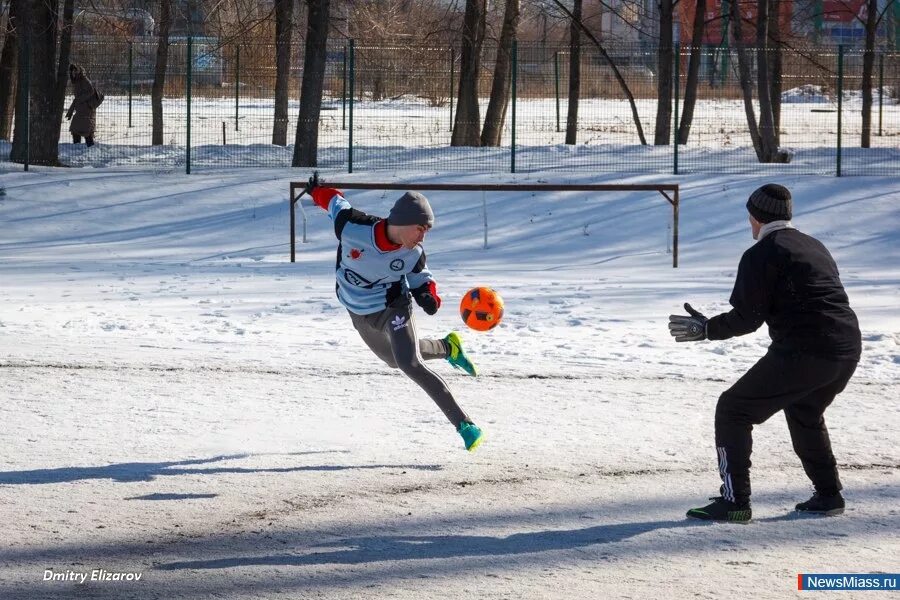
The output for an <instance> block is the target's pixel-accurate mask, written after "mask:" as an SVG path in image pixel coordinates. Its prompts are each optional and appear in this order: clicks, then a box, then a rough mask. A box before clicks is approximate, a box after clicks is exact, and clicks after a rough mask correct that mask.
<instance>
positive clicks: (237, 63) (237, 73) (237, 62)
mask: <svg viewBox="0 0 900 600" xmlns="http://www.w3.org/2000/svg"><path fill="white" fill-rule="evenodd" d="M234 53H235V54H234V130H235V131H237V130H238V118H239V116H238V109H239V107H240V105H241V47H240V46H238V47H237V48H236V49H235V51H234Z"/></svg>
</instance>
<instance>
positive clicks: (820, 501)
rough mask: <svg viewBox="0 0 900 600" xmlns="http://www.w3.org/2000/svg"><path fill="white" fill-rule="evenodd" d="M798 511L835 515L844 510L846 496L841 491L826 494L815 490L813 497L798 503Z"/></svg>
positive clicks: (827, 515)
mask: <svg viewBox="0 0 900 600" xmlns="http://www.w3.org/2000/svg"><path fill="white" fill-rule="evenodd" d="M796 508H797V512H802V513H810V514H814V515H824V516H826V517H833V516H835V515H839V514H841V513H843V512H844V497H843V496H841V493H840V492H836V493H834V494H831V495H828V496H826V495H825V494H820V493H819V492H815V493H814V494H813V495H812V498H810V499H809V500H807V501H806V502H801V503H800V504H798V505H797V507H796Z"/></svg>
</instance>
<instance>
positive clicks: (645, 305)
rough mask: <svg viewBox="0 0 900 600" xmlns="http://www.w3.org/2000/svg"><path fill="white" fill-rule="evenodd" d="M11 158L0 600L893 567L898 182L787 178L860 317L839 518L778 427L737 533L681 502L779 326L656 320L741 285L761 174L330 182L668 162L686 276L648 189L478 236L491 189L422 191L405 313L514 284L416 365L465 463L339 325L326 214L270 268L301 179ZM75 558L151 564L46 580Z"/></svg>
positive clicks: (571, 593)
mask: <svg viewBox="0 0 900 600" xmlns="http://www.w3.org/2000/svg"><path fill="white" fill-rule="evenodd" d="M552 151H553V149H548V150H547V152H552ZM0 168H2V169H5V170H3V171H0V186H3V187H5V189H6V195H5V196H3V197H0V281H2V284H0V423H2V424H3V427H2V442H0V516H2V518H3V523H4V525H3V528H2V531H3V534H2V536H0V538H2V541H0V598H3V599H7V598H10V599H18V598H42V599H43V598H55V597H78V598H116V599H121V598H166V599H169V598H260V599H262V598H403V599H420V598H459V597H473V596H474V597H484V598H591V597H595V598H646V597H650V596H651V595H652V596H659V597H672V598H714V597H715V598H719V597H721V596H722V594H723V592H726V593H728V594H729V595H737V596H744V597H748V598H784V597H789V596H791V595H792V594H797V593H798V592H796V585H797V584H796V582H797V573H803V572H821V573H866V572H878V571H881V572H893V573H896V572H898V570H900V569H898V563H897V558H896V557H897V556H900V536H898V533H897V532H898V531H900V518H898V508H897V505H898V500H900V443H898V442H900V436H898V433H897V432H898V430H900V407H898V404H897V398H898V397H900V394H898V391H900V385H898V384H900V313H898V306H900V180H898V179H897V178H896V177H883V178H874V177H869V178H864V177H855V178H847V179H835V178H820V177H808V176H796V175H791V176H785V177H781V178H779V179H778V181H779V182H780V183H783V184H785V185H787V186H789V187H790V188H791V189H792V190H793V192H794V195H795V223H796V224H797V226H798V227H800V228H801V229H802V230H804V231H807V232H809V233H811V234H813V235H815V236H817V237H818V238H820V239H821V240H822V241H823V242H824V243H825V244H826V245H827V246H828V247H829V248H830V250H831V251H832V253H833V254H834V256H835V258H836V260H837V262H838V265H839V266H840V268H841V273H842V278H843V281H844V283H845V285H846V286H847V289H848V293H849V295H850V299H851V303H852V305H853V306H854V308H855V309H856V310H857V312H858V314H859V316H860V321H861V325H862V329H863V337H864V350H863V360H862V362H861V363H860V367H859V370H858V371H857V374H856V376H855V377H854V379H853V380H852V381H851V383H850V385H849V387H848V388H847V390H846V391H845V392H844V393H843V394H842V395H841V396H840V397H839V398H838V400H837V401H836V402H835V404H834V406H833V407H832V408H831V409H829V411H828V416H827V419H828V422H829V425H830V430H831V434H832V440H833V443H834V447H835V452H836V455H837V456H838V460H839V462H840V464H841V465H842V476H843V479H844V483H845V486H846V496H847V499H848V511H847V513H846V514H845V515H843V516H842V517H839V518H833V519H803V518H797V517H795V516H794V514H793V512H792V507H793V505H794V503H796V502H797V501H799V500H803V499H806V498H807V497H808V495H809V492H810V488H809V485H808V482H807V480H806V478H805V476H804V474H803V471H802V469H801V467H800V464H799V461H798V460H797V459H796V457H795V456H794V455H793V452H792V449H791V444H790V440H789V437H788V433H787V427H786V425H785V423H784V420H783V419H782V418H781V417H779V416H776V417H774V418H773V419H772V420H771V421H770V422H768V423H766V424H764V425H763V426H761V427H758V428H757V429H756V431H755V448H754V450H755V453H754V469H753V477H754V480H753V481H754V505H753V509H754V517H755V520H754V522H753V523H751V524H749V525H746V526H740V525H707V524H703V523H699V522H694V521H687V520H685V519H684V511H685V510H686V509H687V508H689V507H692V506H697V505H699V504H700V503H702V502H704V501H705V499H706V497H707V496H708V495H714V494H715V493H716V491H717V489H718V475H717V472H716V459H715V451H714V447H713V440H712V424H713V423H712V419H713V411H714V407H715V402H716V399H717V397H718V394H719V393H721V391H723V390H724V389H725V388H726V387H728V385H730V383H731V382H732V381H734V380H735V379H736V378H737V377H738V376H740V375H741V374H742V373H743V371H744V370H745V369H746V368H748V367H749V366H750V365H751V364H753V362H754V361H755V360H756V359H757V358H758V357H759V356H761V355H762V353H763V352H764V349H765V347H766V345H767V335H766V332H765V329H764V328H763V330H761V331H759V332H757V333H756V334H754V335H750V336H747V337H744V338H739V339H736V340H731V341H727V342H704V343H698V344H678V345H676V344H675V343H674V342H673V341H672V340H671V338H670V337H669V335H668V331H667V328H666V322H667V317H668V315H669V314H670V313H672V312H678V311H679V310H680V307H681V304H682V303H683V302H684V301H690V302H691V303H692V304H693V305H694V306H695V307H697V308H699V309H701V310H704V311H705V312H707V314H711V313H715V312H716V311H721V310H724V309H725V308H726V307H727V299H728V295H729V293H730V290H731V285H732V282H733V277H734V274H735V270H736V267H737V263H738V259H739V257H740V255H741V253H742V252H743V251H744V250H745V249H746V248H747V247H748V246H749V245H750V244H751V243H752V240H751V239H750V235H749V231H748V225H747V220H746V212H745V210H744V203H745V200H746V197H747V195H748V194H749V192H750V191H752V190H753V189H754V188H755V187H756V186H758V185H760V184H761V183H763V182H765V181H767V179H766V178H764V177H759V176H744V177H736V176H725V175H705V176H684V177H672V176H666V177H664V178H660V177H659V176H620V177H615V178H613V177H608V178H602V177H597V176H592V175H590V174H582V173H579V174H574V173H549V174H548V173H531V174H528V175H519V176H513V175H502V176H485V175H461V174H456V175H453V176H437V175H433V174H425V175H423V174H415V173H410V172H389V173H377V174H373V173H359V174H354V175H347V174H345V173H337V172H335V173H327V172H326V173H323V177H326V178H327V177H332V178H339V179H342V180H347V179H352V180H357V181H390V182H398V181H400V182H402V181H407V182H409V181H422V180H425V181H432V182H467V183H477V182H488V181H490V182H495V181H519V182H534V181H547V182H556V183H579V182H580V183H598V182H604V181H606V182H612V181H617V182H623V183H629V182H630V183H636V182H653V181H660V180H665V181H673V180H674V181H678V182H680V183H681V184H682V191H681V198H682V210H681V222H680V230H681V267H680V268H679V269H672V268H671V256H670V255H668V254H667V253H666V246H667V225H668V219H669V216H670V212H671V211H670V209H669V206H668V204H667V203H666V202H665V201H664V200H663V199H662V198H661V197H660V196H659V195H657V194H653V193H616V194H604V195H593V196H592V195H589V194H577V193H552V194H534V193H519V194H516V193H505V194H500V193H489V194H486V196H485V198H484V199H485V201H486V203H487V206H488V224H489V229H488V248H487V249H486V250H485V249H483V248H482V246H483V242H484V237H483V236H484V231H483V224H482V214H481V203H482V197H481V195H480V194H466V193H436V192H435V193H430V194H428V195H429V197H430V198H431V199H432V202H433V205H434V207H435V211H436V213H437V225H436V228H435V229H434V230H433V231H432V232H431V233H430V234H429V236H428V239H427V240H426V248H427V249H428V251H429V254H428V256H429V264H430V267H431V268H432V270H433V271H434V272H435V274H436V276H437V277H438V281H439V285H440V290H441V291H442V294H443V296H444V300H445V304H444V307H443V308H442V310H441V311H440V312H439V313H438V314H437V315H436V316H434V317H427V316H426V315H424V313H421V312H419V313H417V318H418V319H419V324H420V329H421V330H424V332H426V334H430V335H434V336H443V335H445V334H446V332H447V331H449V330H450V329H452V328H459V327H461V323H460V322H459V318H458V316H457V313H456V311H455V309H454V306H455V304H456V303H457V302H458V300H459V297H460V295H461V294H462V293H463V292H464V291H465V290H466V289H468V288H469V287H472V286H474V285H490V286H492V287H495V288H496V289H497V290H498V291H500V293H501V294H502V295H503V297H504V298H505V300H506V304H507V312H506V317H505V321H504V323H503V324H502V325H501V326H500V327H499V328H498V329H496V330H494V331H493V332H490V333H488V334H478V333H475V332H463V335H464V339H465V340H466V342H467V345H468V347H469V348H470V349H471V352H472V354H473V355H474V357H475V359H476V360H477V362H478V364H479V366H480V368H481V369H482V372H483V376H482V377H479V378H478V379H472V378H468V377H466V376H464V375H462V374H461V372H457V371H453V370H451V369H450V367H449V366H448V365H446V364H438V365H436V366H435V368H436V369H437V370H439V372H440V373H441V374H442V375H443V376H445V378H446V379H447V381H448V383H449V385H450V386H451V388H452V389H453V390H454V391H455V392H456V393H457V395H458V398H459V400H460V403H461V404H462V405H463V407H464V408H465V409H466V410H467V411H468V412H469V413H470V415H471V416H472V417H473V418H474V420H475V421H476V422H477V423H478V424H479V425H481V426H482V427H484V428H485V430H486V432H487V436H488V438H487V441H486V442H485V443H484V444H483V446H482V447H481V448H480V449H479V450H478V451H477V452H475V453H473V454H469V453H467V452H465V451H464V450H463V449H462V446H461V442H460V440H459V438H458V436H457V435H456V433H455V432H454V431H453V430H452V428H451V427H450V426H449V425H448V424H447V423H446V421H445V420H444V418H443V416H442V415H441V413H440V411H439V410H438V409H437V408H436V407H435V406H434V405H433V404H432V403H431V401H430V400H429V399H428V398H427V397H426V396H425V395H424V393H422V392H421V391H420V390H418V389H417V388H416V387H415V386H414V385H413V384H412V383H411V382H409V381H408V380H406V379H405V378H404V377H403V376H402V375H400V374H398V373H396V372H392V371H391V370H389V369H388V368H386V367H385V366H384V365H381V364H378V363H377V362H376V361H375V359H374V357H373V356H371V354H370V353H369V351H368V350H367V349H366V348H365V346H364V345H363V343H362V342H361V341H360V340H359V339H358V336H357V335H356V333H355V332H354V331H353V329H352V327H351V325H350V322H349V319H348V317H347V315H346V313H345V311H343V310H342V309H341V308H340V306H339V304H338V303H337V301H336V299H335V297H334V292H333V287H334V282H333V262H334V245H335V243H334V239H333V235H332V234H331V233H330V231H329V222H328V220H327V218H326V217H325V216H324V214H322V213H320V212H319V211H318V209H311V208H309V207H307V210H308V212H309V219H310V222H309V232H308V237H309V242H308V243H307V244H300V245H299V255H298V262H297V263H295V264H290V263H289V262H288V251H289V249H288V225H287V224H288V220H287V212H288V211H287V209H288V204H287V192H288V185H287V183H288V181H290V180H292V179H295V180H297V179H304V178H305V177H308V175H309V173H307V172H303V171H299V170H290V171H288V170H285V169H278V170H275V169H273V170H262V169H253V170H243V171H237V172H234V171H232V172H206V173H203V174H200V175H192V176H189V177H188V176H184V175H178V174H166V173H153V172H147V171H137V172H129V171H121V170H113V169H84V170H64V169H43V168H35V169H33V172H31V173H21V172H19V171H18V170H15V171H13V170H12V166H11V165H8V164H7V165H0ZM395 197H396V194H394V193H381V192H355V193H350V192H348V198H349V199H350V200H351V201H352V202H353V203H354V204H356V205H357V206H358V207H359V208H361V209H363V210H366V211H369V212H372V213H375V214H385V213H386V212H387V210H388V208H389V207H390V205H391V204H392V203H393V200H394V199H395ZM94 569H104V570H106V571H109V572H117V573H121V572H127V573H133V574H137V573H139V574H140V576H141V577H140V579H139V580H137V581H119V582H112V581H95V582H91V581H87V582H86V583H83V584H82V583H78V582H77V581H58V580H51V581H44V579H45V577H47V573H51V574H52V575H55V576H56V577H60V578H61V577H69V578H73V577H76V576H79V575H80V574H87V576H88V578H90V575H91V572H92V571H93V570H94ZM850 596H851V594H850V593H845V594H842V597H850ZM866 597H868V595H867V596H866Z"/></svg>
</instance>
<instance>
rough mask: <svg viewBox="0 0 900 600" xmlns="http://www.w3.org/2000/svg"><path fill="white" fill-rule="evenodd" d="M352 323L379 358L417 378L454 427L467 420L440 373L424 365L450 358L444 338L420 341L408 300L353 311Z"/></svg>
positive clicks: (398, 300)
mask: <svg viewBox="0 0 900 600" xmlns="http://www.w3.org/2000/svg"><path fill="white" fill-rule="evenodd" d="M350 318H351V319H352V320H353V326H354V327H355V328H356V331H358V332H359V335H360V336H361V337H362V339H363V341H364V342H365V343H366V345H367V346H368V347H369V348H370V349H371V350H372V352H374V353H375V354H376V355H377V356H378V358H380V359H381V360H383V361H384V362H386V363H387V364H388V365H390V366H391V367H394V368H395V369H400V370H401V371H403V373H404V374H405V375H406V376H407V377H409V378H410V379H412V380H413V381H415V382H416V383H417V384H418V385H419V387H421V388H422V389H423V390H425V392H426V393H427V394H428V395H429V396H431V399H432V400H434V402H435V403H436V404H437V405H438V407H440V409H441V410H442V411H444V414H445V415H446V416H447V419H449V421H450V422H451V423H453V426H454V427H457V428H458V427H459V424H460V423H461V422H463V421H468V420H469V418H468V417H467V416H466V413H465V412H463V410H462V409H461V408H460V407H459V405H458V404H457V403H456V400H455V399H454V398H453V394H452V393H451V392H450V389H449V388H448V387H447V384H446V383H444V380H443V379H441V378H440V376H439V375H438V374H437V373H435V372H434V371H432V370H431V369H429V368H428V367H426V366H425V362H424V361H426V360H434V359H437V358H447V352H448V350H447V345H446V344H445V343H444V340H432V339H425V340H420V339H419V336H418V333H417V332H416V323H415V320H414V319H413V314H412V306H411V305H410V303H409V299H407V298H405V297H400V298H398V299H397V300H395V301H394V302H393V303H392V304H391V305H390V306H388V307H387V308H385V309H384V310H383V311H381V312H377V313H374V314H371V315H357V314H355V313H352V312H351V313H350Z"/></svg>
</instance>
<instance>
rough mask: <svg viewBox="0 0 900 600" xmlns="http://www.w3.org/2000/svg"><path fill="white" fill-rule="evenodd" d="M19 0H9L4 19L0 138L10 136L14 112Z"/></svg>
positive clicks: (0, 63)
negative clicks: (7, 11) (5, 18)
mask: <svg viewBox="0 0 900 600" xmlns="http://www.w3.org/2000/svg"><path fill="white" fill-rule="evenodd" d="M19 2H20V0H10V3H9V14H8V16H7V20H6V36H5V37H4V39H3V50H2V54H0V140H8V139H11V137H12V119H13V113H15V102H16V77H17V70H18V62H19V38H18V35H17V32H16V27H17V26H18V23H17V17H16V15H17V14H18V12H19Z"/></svg>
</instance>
